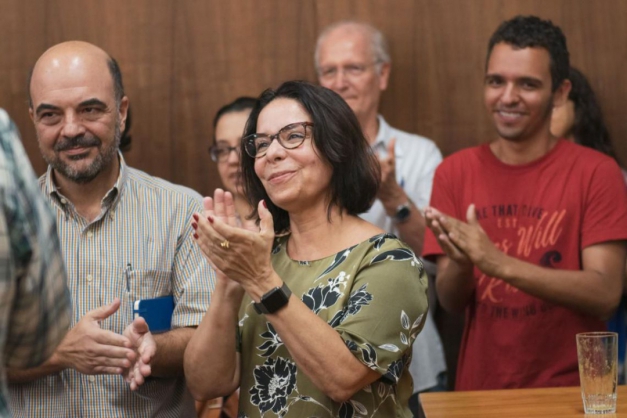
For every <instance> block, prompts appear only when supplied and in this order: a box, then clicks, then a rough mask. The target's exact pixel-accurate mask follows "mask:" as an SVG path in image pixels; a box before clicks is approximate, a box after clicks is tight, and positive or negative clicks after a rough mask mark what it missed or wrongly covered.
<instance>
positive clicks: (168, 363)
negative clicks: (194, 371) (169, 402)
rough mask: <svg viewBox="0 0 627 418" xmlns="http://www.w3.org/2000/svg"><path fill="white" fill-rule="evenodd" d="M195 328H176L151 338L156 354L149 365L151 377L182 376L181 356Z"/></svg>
mask: <svg viewBox="0 0 627 418" xmlns="http://www.w3.org/2000/svg"><path fill="white" fill-rule="evenodd" d="M195 330H196V328H191V327H185V328H177V329H174V330H172V331H168V332H164V333H163V334H155V335H154V336H153V337H154V339H155V343H156V345H157V352H156V354H155V357H154V359H153V360H152V363H151V370H152V376H157V377H175V376H179V375H182V374H183V355H184V354H185V348H186V347H187V343H188V342H189V340H190V339H191V338H192V335H193V334H194V331H195Z"/></svg>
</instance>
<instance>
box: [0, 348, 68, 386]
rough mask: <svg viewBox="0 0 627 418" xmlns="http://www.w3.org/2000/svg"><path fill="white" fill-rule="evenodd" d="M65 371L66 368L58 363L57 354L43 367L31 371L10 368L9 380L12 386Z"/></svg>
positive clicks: (8, 370)
mask: <svg viewBox="0 0 627 418" xmlns="http://www.w3.org/2000/svg"><path fill="white" fill-rule="evenodd" d="M63 369H64V367H63V366H62V365H61V364H59V363H58V362H57V357H56V353H55V354H53V355H52V357H50V359H48V360H47V361H46V362H45V363H43V364H42V365H41V366H37V367H33V368H31V369H15V368H8V369H7V379H8V381H9V383H12V384H19V383H28V382H32V381H34V380H37V379H41V378H42V377H46V376H50V375H51V374H56V373H59V372H61V371H62V370H63Z"/></svg>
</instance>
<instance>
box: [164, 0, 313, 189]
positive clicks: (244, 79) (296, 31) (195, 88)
mask: <svg viewBox="0 0 627 418" xmlns="http://www.w3.org/2000/svg"><path fill="white" fill-rule="evenodd" d="M176 4H177V5H176V13H175V14H176V23H175V42H176V44H177V45H179V46H180V47H179V48H176V50H175V52H174V73H175V74H176V77H175V79H174V80H173V83H174V92H173V97H174V101H173V103H172V107H173V115H174V116H173V121H174V124H175V126H176V135H177V137H179V138H182V139H184V140H181V141H178V140H177V142H176V150H177V152H176V153H175V161H176V163H175V165H176V167H177V170H176V172H175V174H174V180H175V181H177V182H181V183H185V184H187V185H189V186H190V187H192V188H194V189H196V190H198V191H200V192H201V193H203V194H207V193H210V192H211V191H212V190H213V189H214V188H216V187H218V186H219V185H220V182H219V179H218V177H217V172H216V169H215V165H214V164H213V162H212V161H211V159H210V158H209V155H208V153H207V148H208V146H209V145H210V143H211V141H212V138H213V126H212V122H213V116H214V114H215V112H216V111H217V110H218V109H219V108H220V107H221V106H222V105H224V104H225V103H227V102H230V101H232V100H233V99H235V98H236V97H238V96H242V95H248V96H258V95H259V94H260V93H261V92H262V91H263V90H264V89H266V88H268V87H276V86H278V85H279V84H280V83H281V82H282V81H285V80H290V79H309V80H313V79H314V71H313V66H312V64H311V58H310V57H311V56H312V55H313V48H314V46H313V39H314V32H315V31H314V16H315V15H314V14H313V8H312V7H311V6H312V3H311V2H284V1H266V2H264V3H263V7H261V6H260V3H258V2H251V1H247V0H237V1H229V2H223V1H220V0H215V1H201V0H199V1H195V2H192V1H188V2H178V3H176Z"/></svg>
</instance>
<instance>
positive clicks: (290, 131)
mask: <svg viewBox="0 0 627 418" xmlns="http://www.w3.org/2000/svg"><path fill="white" fill-rule="evenodd" d="M312 126H313V123H311V122H297V123H290V124H289V125H287V126H284V127H283V128H281V130H280V131H279V132H277V133H276V134H274V135H268V134H252V135H248V136H245V137H244V139H243V141H244V149H245V150H246V154H248V155H250V156H251V157H253V158H261V157H263V156H264V155H266V152H268V148H270V144H271V143H272V141H273V140H275V139H276V140H278V142H279V144H281V146H282V147H283V148H285V149H294V148H298V147H299V146H300V145H301V144H302V143H303V142H305V139H307V138H308V137H310V136H311V127H312ZM308 128H309V129H308Z"/></svg>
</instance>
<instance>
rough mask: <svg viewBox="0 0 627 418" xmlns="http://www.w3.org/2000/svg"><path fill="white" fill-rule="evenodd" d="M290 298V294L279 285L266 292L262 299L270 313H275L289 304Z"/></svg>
mask: <svg viewBox="0 0 627 418" xmlns="http://www.w3.org/2000/svg"><path fill="white" fill-rule="evenodd" d="M288 299H289V296H288V295H286V294H285V293H284V292H283V289H281V288H280V287H277V288H275V289H272V290H271V291H270V292H268V293H266V294H265V295H264V296H263V298H262V299H261V303H262V304H263V306H265V308H266V310H267V311H268V313H273V312H276V311H278V310H279V309H281V308H282V307H284V306H285V305H287V301H288Z"/></svg>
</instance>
